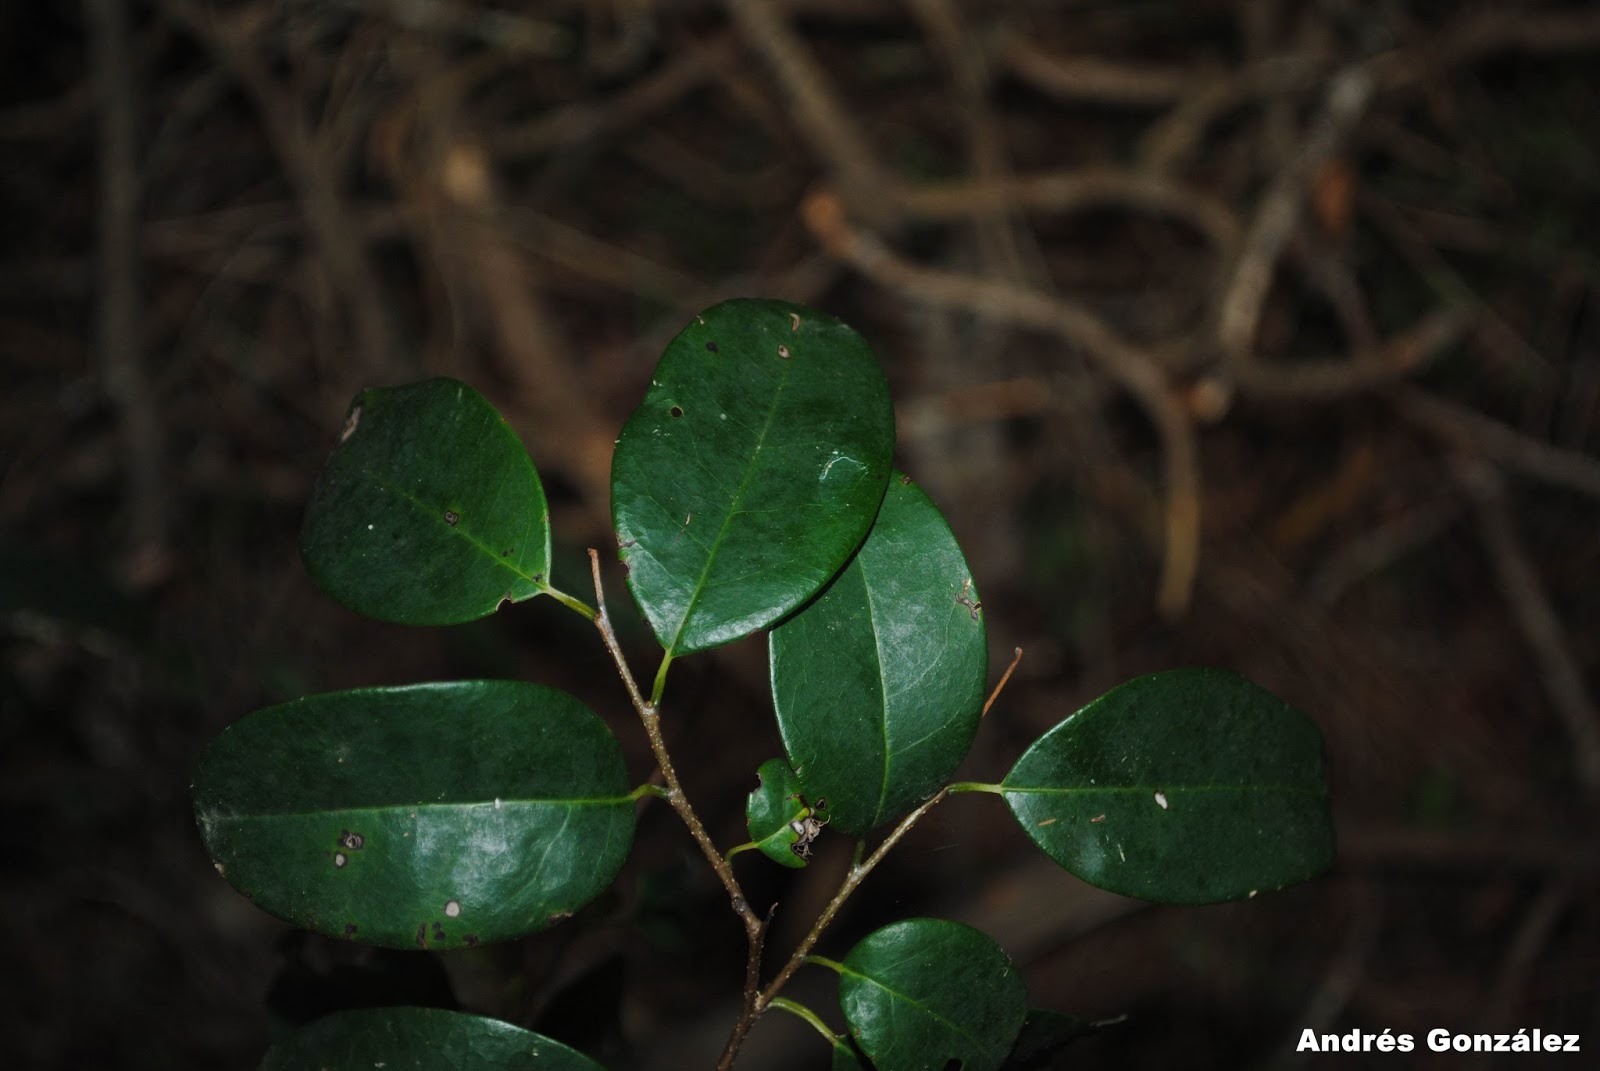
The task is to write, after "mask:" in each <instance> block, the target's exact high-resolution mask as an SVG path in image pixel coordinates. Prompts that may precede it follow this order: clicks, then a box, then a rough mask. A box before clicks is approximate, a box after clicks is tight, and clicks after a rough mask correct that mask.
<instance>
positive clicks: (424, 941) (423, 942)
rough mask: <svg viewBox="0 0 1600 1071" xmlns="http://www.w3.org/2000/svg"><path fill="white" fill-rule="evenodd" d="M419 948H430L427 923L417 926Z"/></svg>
mask: <svg viewBox="0 0 1600 1071" xmlns="http://www.w3.org/2000/svg"><path fill="white" fill-rule="evenodd" d="M417 947H418V948H427V947H428V924H427V923H426V922H424V923H421V924H419V925H418V926H417Z"/></svg>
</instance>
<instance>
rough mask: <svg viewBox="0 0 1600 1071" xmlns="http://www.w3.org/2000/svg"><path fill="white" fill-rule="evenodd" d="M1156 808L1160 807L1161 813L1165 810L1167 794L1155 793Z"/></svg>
mask: <svg viewBox="0 0 1600 1071" xmlns="http://www.w3.org/2000/svg"><path fill="white" fill-rule="evenodd" d="M1156 806H1158V807H1160V808H1161V809H1162V810H1163V811H1164V810H1166V809H1167V794H1166V793H1165V792H1157V793H1156Z"/></svg>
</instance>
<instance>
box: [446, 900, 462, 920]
mask: <svg viewBox="0 0 1600 1071" xmlns="http://www.w3.org/2000/svg"><path fill="white" fill-rule="evenodd" d="M444 913H445V915H446V916H447V917H449V918H458V917H459V916H460V915H461V901H460V900H446V901H445V905H444Z"/></svg>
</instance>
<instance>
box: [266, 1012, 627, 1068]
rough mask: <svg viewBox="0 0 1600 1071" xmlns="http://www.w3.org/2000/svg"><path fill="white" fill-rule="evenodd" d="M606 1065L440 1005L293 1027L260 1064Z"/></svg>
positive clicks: (494, 1021)
mask: <svg viewBox="0 0 1600 1071" xmlns="http://www.w3.org/2000/svg"><path fill="white" fill-rule="evenodd" d="M374 1067H392V1068H403V1067H431V1068H448V1069H449V1071H604V1069H603V1068H602V1067H601V1066H600V1065H599V1064H597V1063H595V1062H594V1061H593V1060H591V1059H589V1058H588V1057H587V1056H585V1055H583V1054H582V1053H580V1052H577V1051H576V1050H573V1049H569V1048H567V1047H566V1046H565V1045H563V1044H561V1043H560V1042H559V1041H552V1040H551V1039H550V1038H547V1037H545V1036H544V1035H542V1034H535V1033H534V1032H533V1031H531V1030H522V1029H519V1028H517V1027H515V1026H512V1025H511V1024H510V1023H502V1022H500V1021H499V1020H497V1019H485V1018H483V1017H482V1016H478V1015H464V1014H462V1013H461V1012H453V1011H441V1010H439V1009H437V1008H363V1009H361V1010H359V1011H347V1012H340V1013H338V1014H337V1015H330V1016H328V1017H327V1018H325V1019H318V1020H317V1021H316V1022H314V1023H311V1024H309V1025H307V1026H303V1027H301V1028H300V1029H298V1030H296V1031H294V1032H293V1033H292V1034H290V1035H288V1036H287V1037H285V1038H284V1039H283V1040H282V1041H279V1042H278V1043H277V1044H275V1045H273V1046H272V1048H270V1049H268V1050H267V1055H266V1058H265V1059H264V1060H262V1062H261V1071H371V1069H372V1068H374Z"/></svg>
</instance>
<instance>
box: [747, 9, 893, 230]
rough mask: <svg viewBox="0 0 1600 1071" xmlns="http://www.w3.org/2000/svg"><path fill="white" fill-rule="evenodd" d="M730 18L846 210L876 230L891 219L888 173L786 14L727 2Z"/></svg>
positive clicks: (780, 10)
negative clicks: (830, 177) (763, 66)
mask: <svg viewBox="0 0 1600 1071" xmlns="http://www.w3.org/2000/svg"><path fill="white" fill-rule="evenodd" d="M726 5H727V8H728V14H729V15H730V16H731V17H732V19H733V22H734V25H736V26H737V27H738V28H739V32H740V33H741V34H742V35H743V36H744V38H745V41H746V42H747V43H748V44H749V45H750V47H751V48H753V49H754V50H755V51H756V52H757V53H758V54H759V55H760V56H761V58H762V59H764V60H765V61H766V62H767V66H769V67H770V68H771V69H772V73H773V76H774V77H775V78H776V79H777V82H778V86H779V88H780V89H782V91H783V93H784V95H785V96H786V97H787V98H788V100H789V104H790V106H791V107H792V108H793V114H794V120H795V123H796V124H797V125H798V126H799V127H800V132H801V133H802V134H803V135H804V136H805V138H806V140H807V141H809V142H810V143H811V148H812V151H813V152H815V153H816V154H817V156H818V157H820V158H821V159H823V160H826V161H827V162H828V164H829V167H830V169H831V170H832V173H833V176H834V179H835V181H836V182H837V183H838V186H839V189H840V191H841V193H842V194H843V196H844V197H845V199H846V201H847V202H848V203H849V205H850V208H851V210H852V211H854V212H855V213H856V214H857V215H858V216H860V217H861V218H862V219H865V220H867V221H869V222H870V223H872V224H873V225H875V226H884V225H887V224H889V223H891V222H892V221H893V220H894V218H895V207H894V202H893V200H892V198H890V197H889V196H888V191H889V189H890V188H891V187H892V183H891V181H890V178H889V174H888V172H887V171H886V170H885V169H884V168H883V166H882V165H881V164H880V163H879V162H878V155H877V152H876V151H875V150H874V149H873V147H872V144H871V142H869V141H868V140H867V138H866V136H865V135H864V134H862V132H861V129H860V127H859V126H857V125H856V122H855V120H854V119H852V118H851V117H850V109H849V108H848V107H846V106H845V104H844V102H843V101H841V100H840V99H839V95H838V94H837V93H836V92H835V91H834V89H833V85H832V80H831V79H830V78H829V77H828V76H827V74H826V72H824V71H823V69H822V67H821V66H820V65H819V64H818V63H817V62H816V60H815V59H814V58H812V56H811V53H810V51H809V50H808V49H807V48H806V46H805V44H804V42H802V41H801V40H800V38H799V37H798V36H797V35H796V34H795V32H794V31H793V30H792V29H790V27H789V23H788V21H787V17H786V14H785V13H784V11H783V10H782V9H781V8H780V6H779V5H777V4H774V3H772V2H771V0H726Z"/></svg>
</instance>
